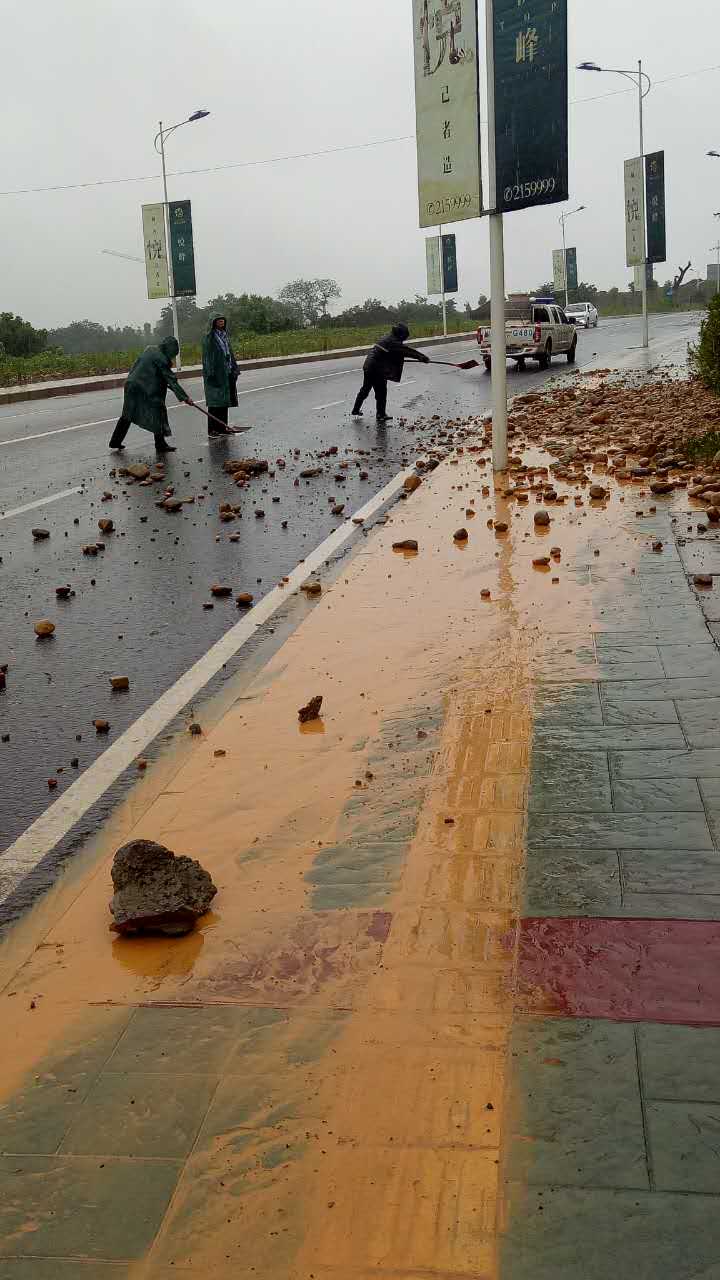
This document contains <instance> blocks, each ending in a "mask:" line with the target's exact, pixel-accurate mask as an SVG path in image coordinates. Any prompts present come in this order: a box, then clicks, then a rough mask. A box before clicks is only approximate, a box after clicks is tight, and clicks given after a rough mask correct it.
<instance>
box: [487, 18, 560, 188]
mask: <svg viewBox="0 0 720 1280" xmlns="http://www.w3.org/2000/svg"><path fill="white" fill-rule="evenodd" d="M493 41H494V55H495V56H494V64H495V75H494V87H495V167H496V182H497V186H496V191H497V201H496V203H497V209H498V212H502V213H507V212H511V211H513V210H515V209H528V208H530V207H531V206H533V205H538V204H555V203H557V202H558V201H561V200H567V198H568V72H567V66H568V39H567V0H522V3H518V0H494V15H493Z"/></svg>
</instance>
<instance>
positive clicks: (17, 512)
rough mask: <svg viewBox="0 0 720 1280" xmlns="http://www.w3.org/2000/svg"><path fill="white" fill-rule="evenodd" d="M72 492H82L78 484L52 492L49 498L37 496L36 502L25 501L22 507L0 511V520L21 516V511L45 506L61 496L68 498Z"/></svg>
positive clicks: (57, 500)
mask: <svg viewBox="0 0 720 1280" xmlns="http://www.w3.org/2000/svg"><path fill="white" fill-rule="evenodd" d="M72 493H82V488H81V486H80V485H76V486H75V488H74V489H63V490H62V493H53V494H51V495H50V497H49V498H38V499H37V501H36V502H26V503H25V506H24V507H13V508H12V510H10V511H3V512H0V520H9V519H10V517H11V516H21V515H22V513H23V511H34V510H35V509H36V507H46V506H47V505H48V503H49V502H59V501H60V499H61V498H69V497H70V495H71V494H72Z"/></svg>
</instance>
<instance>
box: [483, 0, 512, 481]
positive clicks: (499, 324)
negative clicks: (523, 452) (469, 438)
mask: <svg viewBox="0 0 720 1280" xmlns="http://www.w3.org/2000/svg"><path fill="white" fill-rule="evenodd" d="M494 7H495V6H494V0H487V4H486V6H485V29H486V40H485V44H486V49H487V94H488V197H489V206H490V208H491V209H493V210H495V209H496V208H497V203H498V201H497V173H496V160H495V48H494V42H493V33H494V28H495V23H494V16H495V15H494ZM488 222H489V224H490V354H491V359H492V366H491V375H492V461H493V471H505V470H506V469H507V463H508V444H507V425H508V424H507V356H506V345H505V252H504V246H503V218H502V213H497V212H493V213H491V214H489V216H488Z"/></svg>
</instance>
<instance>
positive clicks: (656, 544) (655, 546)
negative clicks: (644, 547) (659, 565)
mask: <svg viewBox="0 0 720 1280" xmlns="http://www.w3.org/2000/svg"><path fill="white" fill-rule="evenodd" d="M652 549H653V551H662V549H663V544H662V542H660V540H659V539H658V541H657V542H653V544H652Z"/></svg>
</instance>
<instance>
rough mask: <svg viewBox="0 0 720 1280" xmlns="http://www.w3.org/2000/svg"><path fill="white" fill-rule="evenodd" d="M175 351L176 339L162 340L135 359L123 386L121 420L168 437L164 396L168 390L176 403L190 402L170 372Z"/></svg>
mask: <svg viewBox="0 0 720 1280" xmlns="http://www.w3.org/2000/svg"><path fill="white" fill-rule="evenodd" d="M177 352H178V344H177V342H176V340H175V338H163V340H162V342H160V343H159V344H158V346H156V347H147V348H146V349H145V351H143V353H142V355H141V356H138V358H137V360H136V361H135V363H134V365H133V366H132V368H131V370H130V372H129V374H128V376H127V381H126V383H125V395H124V399H123V417H125V418H129V419H130V421H131V422H134V423H135V424H136V426H138V427H142V428H143V429H144V430H145V431H152V433H153V435H156V436H157V435H161V436H169V435H171V431H170V425H169V423H168V416H167V409H166V408H165V396H166V395H167V392H168V388H169V389H170V390H171V391H173V392H174V393H175V395H176V396H177V398H178V400H185V401H187V400H189V399H190V397H189V395H188V394H187V392H186V391H185V390H184V389H183V387H181V386H180V383H179V382H178V380H177V378H176V377H175V374H174V372H173V367H172V361H173V359H174V357H175V356H176V355H177Z"/></svg>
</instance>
